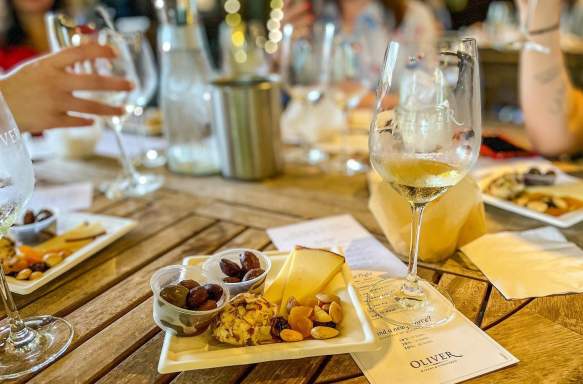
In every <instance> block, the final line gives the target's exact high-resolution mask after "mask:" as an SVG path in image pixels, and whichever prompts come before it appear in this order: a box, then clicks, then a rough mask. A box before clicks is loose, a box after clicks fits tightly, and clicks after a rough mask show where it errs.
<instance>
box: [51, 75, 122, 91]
mask: <svg viewBox="0 0 583 384" xmlns="http://www.w3.org/2000/svg"><path fill="white" fill-rule="evenodd" d="M62 84H63V87H64V88H65V90H66V91H122V92H124V91H125V92H127V91H131V90H132V89H133V84H132V82H130V81H128V80H126V79H124V78H121V77H109V76H100V75H95V74H87V75H84V74H74V73H68V74H66V75H65V78H64V79H63V81H62Z"/></svg>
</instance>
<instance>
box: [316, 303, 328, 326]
mask: <svg viewBox="0 0 583 384" xmlns="http://www.w3.org/2000/svg"><path fill="white" fill-rule="evenodd" d="M314 319H315V320H316V321H317V322H318V323H329V322H330V321H332V317H331V316H330V315H329V314H327V313H326V311H324V310H323V309H322V308H320V307H318V306H317V305H316V306H314Z"/></svg>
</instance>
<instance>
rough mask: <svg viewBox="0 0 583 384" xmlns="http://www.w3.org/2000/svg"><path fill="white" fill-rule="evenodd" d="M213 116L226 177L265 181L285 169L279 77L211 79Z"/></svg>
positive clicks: (222, 169) (221, 162) (222, 167)
mask: <svg viewBox="0 0 583 384" xmlns="http://www.w3.org/2000/svg"><path fill="white" fill-rule="evenodd" d="M211 85H212V90H211V95H212V117H213V120H212V121H213V125H214V130H215V134H216V136H217V143H218V148H219V158H220V164H221V171H222V173H223V176H225V177H227V178H234V179H240V180H261V179H265V178H268V177H272V176H275V175H276V174H277V173H279V171H280V170H281V165H282V160H281V159H282V157H281V138H280V130H279V119H280V114H281V100H280V84H279V81H278V79H277V78H275V77H257V76H251V77H242V78H219V79H216V80H214V81H212V82H211Z"/></svg>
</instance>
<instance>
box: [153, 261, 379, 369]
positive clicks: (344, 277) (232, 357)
mask: <svg viewBox="0 0 583 384" xmlns="http://www.w3.org/2000/svg"><path fill="white" fill-rule="evenodd" d="M267 255H269V256H270V257H271V270H270V272H269V274H268V276H267V284H269V283H270V282H271V281H272V279H273V278H274V277H275V276H276V275H277V273H278V272H279V270H280V269H281V268H282V267H283V263H284V261H285V258H286V257H287V256H288V253H287V252H286V253H280V252H267ZM207 258H208V256H191V257H187V258H185V259H184V264H185V265H195V264H202V263H203V262H204V261H205V260H206V259H207ZM329 287H330V288H331V289H332V290H334V292H335V294H337V295H338V296H339V297H340V299H341V300H342V308H343V310H344V320H343V321H342V325H341V333H340V335H339V336H337V337H335V338H333V339H328V340H311V339H310V340H304V341H300V342H296V343H284V342H281V343H273V344H264V345H255V346H246V347H237V346H229V345H227V344H222V343H219V342H218V341H216V340H214V339H213V338H212V336H211V335H210V332H209V331H206V332H205V333H203V334H202V335H200V336H195V337H176V336H173V335H171V334H168V333H166V336H165V337H164V344H163V345H162V352H161V355H160V362H159V364H158V371H159V372H160V373H170V372H180V371H187V370H191V369H203V368H215V367H225V366H230V365H241V364H253V363H259V362H264V361H272V360H287V359H299V358H302V357H310V356H320V355H334V354H339V353H348V352H362V351H372V350H376V349H379V348H380V344H379V341H378V338H377V336H376V333H375V332H374V329H373V327H372V325H371V321H370V319H369V317H368V315H367V314H366V311H365V309H364V308H363V306H362V304H361V302H360V299H359V297H358V293H357V292H356V289H355V288H354V286H353V284H352V274H351V272H350V269H349V268H348V266H347V265H346V264H345V265H344V267H343V268H342V271H341V272H340V273H339V274H338V275H337V276H336V277H335V278H334V279H333V280H332V282H331V283H330V285H329Z"/></svg>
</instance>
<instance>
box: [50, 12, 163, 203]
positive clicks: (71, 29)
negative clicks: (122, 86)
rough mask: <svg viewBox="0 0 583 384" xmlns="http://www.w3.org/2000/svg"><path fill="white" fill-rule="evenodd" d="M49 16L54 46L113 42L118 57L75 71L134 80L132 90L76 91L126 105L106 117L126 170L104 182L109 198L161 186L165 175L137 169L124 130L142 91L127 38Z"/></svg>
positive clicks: (97, 99)
mask: <svg viewBox="0 0 583 384" xmlns="http://www.w3.org/2000/svg"><path fill="white" fill-rule="evenodd" d="M47 20H48V23H47V24H48V27H49V32H50V36H51V43H52V45H53V48H54V49H60V48H64V47H67V46H77V45H80V44H85V43H87V42H89V41H97V42H99V44H102V45H109V46H111V47H112V48H113V49H114V51H115V52H116V57H115V58H113V59H96V60H95V61H93V62H85V63H80V64H77V65H75V67H74V70H75V71H76V72H78V73H88V74H89V73H95V74H99V75H102V76H116V77H122V78H125V79H127V80H129V81H131V82H132V83H133V84H134V89H133V90H131V91H129V92H95V91H77V92H75V95H76V96H77V97H80V98H85V99H91V100H96V101H100V102H102V103H106V104H110V105H113V106H119V107H123V110H124V113H123V114H122V115H121V116H112V117H107V118H103V120H104V121H105V123H106V124H107V125H108V126H109V127H111V128H112V130H113V132H114V135H115V139H116V142H117V145H118V148H119V152H120V162H121V165H122V170H123V172H122V174H121V175H120V177H118V178H117V179H116V180H113V181H110V182H107V183H104V184H103V185H102V188H101V189H102V190H103V191H104V192H105V193H106V195H107V196H108V197H109V198H118V197H120V196H143V195H146V194H148V193H151V192H153V191H155V190H157V189H159V188H160V187H161V186H162V184H163V183H164V178H163V176H161V175H156V174H142V173H138V172H137V171H136V169H135V167H134V165H133V164H132V162H131V159H130V158H129V155H128V152H127V150H126V147H125V145H124V140H123V136H122V132H121V130H122V127H123V123H124V122H125V121H126V120H127V118H128V117H129V116H130V115H131V114H132V113H133V111H134V109H135V108H136V105H137V103H138V98H139V97H140V95H141V84H140V81H139V78H138V75H137V71H136V68H135V66H134V62H133V59H132V56H131V52H130V49H129V46H128V41H127V40H126V39H125V38H124V36H123V35H122V34H120V33H118V32H116V31H114V30H112V29H111V28H109V27H107V26H105V27H101V26H99V27H98V26H96V25H84V26H77V25H75V23H74V22H73V21H71V20H70V19H68V18H67V17H66V16H65V15H62V14H59V15H49V16H48V18H47ZM106 23H107V24H111V22H110V21H108V20H106Z"/></svg>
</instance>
